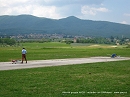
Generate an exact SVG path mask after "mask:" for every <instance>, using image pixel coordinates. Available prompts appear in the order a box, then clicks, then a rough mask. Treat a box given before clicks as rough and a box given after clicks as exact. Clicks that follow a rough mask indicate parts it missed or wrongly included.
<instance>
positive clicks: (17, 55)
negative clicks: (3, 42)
mask: <svg viewBox="0 0 130 97" xmlns="http://www.w3.org/2000/svg"><path fill="white" fill-rule="evenodd" d="M76 45H77V46H76ZM79 45H80V46H79ZM23 47H25V48H26V50H27V52H28V54H27V59H28V60H46V59H62V58H83V57H92V56H108V54H113V53H116V54H118V55H120V56H123V57H130V49H129V48H123V47H120V46H119V47H116V48H113V47H112V45H100V46H96V47H95V46H93V44H85V45H81V44H74V45H69V44H65V43H56V42H54V43H22V44H21V46H19V47H1V48H0V62H3V61H10V60H11V59H21V50H22V48H23Z"/></svg>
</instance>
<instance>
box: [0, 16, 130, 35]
mask: <svg viewBox="0 0 130 97" xmlns="http://www.w3.org/2000/svg"><path fill="white" fill-rule="evenodd" d="M28 33H42V34H49V33H58V34H69V35H86V36H102V37H110V36H118V37H121V36H122V35H123V36H126V37H130V25H125V24H119V23H113V22H107V21H92V20H82V19H79V18H77V17H74V16H70V17H67V18H62V19H58V20H57V19H49V18H41V17H35V16H32V15H18V16H7V15H4V16H0V35H2V34H7V35H14V34H15V35H16V34H28Z"/></svg>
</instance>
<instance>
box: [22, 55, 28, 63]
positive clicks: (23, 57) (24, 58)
mask: <svg viewBox="0 0 130 97" xmlns="http://www.w3.org/2000/svg"><path fill="white" fill-rule="evenodd" d="M24 60H25V61H26V63H27V58H26V54H22V63H23V61H24Z"/></svg>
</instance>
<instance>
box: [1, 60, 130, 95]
mask: <svg viewBox="0 0 130 97" xmlns="http://www.w3.org/2000/svg"><path fill="white" fill-rule="evenodd" d="M129 63H130V61H119V62H107V63H92V64H78V65H70V66H69V65H68V66H57V67H45V68H35V69H22V70H10V71H0V97H130V87H129V86H130V77H129V75H130V72H129V71H130V65H129ZM91 92H93V93H91ZM105 92H110V93H109V94H108V93H105ZM114 92H116V93H114ZM117 92H118V93H117ZM121 92H123V93H122V94H121Z"/></svg>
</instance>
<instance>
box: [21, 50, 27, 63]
mask: <svg viewBox="0 0 130 97" xmlns="http://www.w3.org/2000/svg"><path fill="white" fill-rule="evenodd" d="M26 54H27V51H26V49H25V48H23V49H22V62H21V63H23V61H24V60H25V61H26V63H27V58H26Z"/></svg>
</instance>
